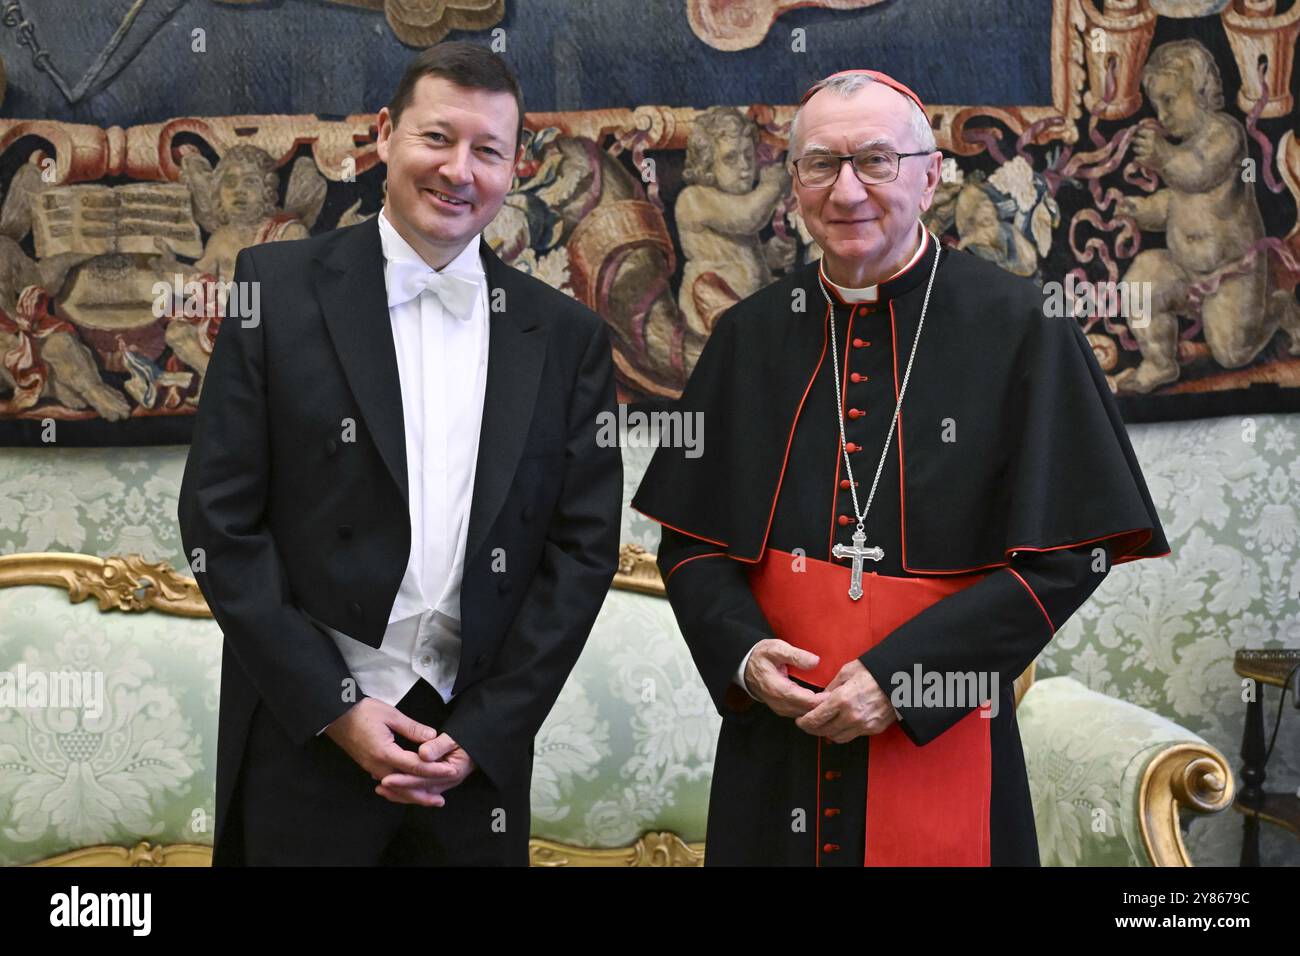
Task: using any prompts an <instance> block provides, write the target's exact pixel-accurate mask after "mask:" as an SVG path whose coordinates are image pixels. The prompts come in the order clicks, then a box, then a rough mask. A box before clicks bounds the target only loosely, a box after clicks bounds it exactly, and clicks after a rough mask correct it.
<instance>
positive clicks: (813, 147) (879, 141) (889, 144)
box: [803, 136, 897, 153]
mask: <svg viewBox="0 0 1300 956" xmlns="http://www.w3.org/2000/svg"><path fill="white" fill-rule="evenodd" d="M881 147H883V148H886V149H892V150H894V151H895V152H897V147H896V146H894V143H893V141H892V140H891V139H889V138H888V137H881V136H876V137H873V138H872V139H865V140H863V141H862V142H860V143H858V144H857V145H856V146H854V147H853V148H852V150H851V152H853V153H860V152H862V151H863V150H864V149H879V148H881ZM803 151H804V152H805V153H834V152H835V151H834V150H833V149H831V148H830V147H829V146H823V145H822V144H821V143H807V144H805V146H804V150H803Z"/></svg>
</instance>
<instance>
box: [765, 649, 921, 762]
mask: <svg viewBox="0 0 1300 956" xmlns="http://www.w3.org/2000/svg"><path fill="white" fill-rule="evenodd" d="M819 660H820V658H818V656H817V655H816V654H813V653H812V652H811V651H805V650H801V649H800V648H797V647H794V646H792V645H790V644H787V643H786V642H785V641H782V640H778V639H776V638H772V639H769V640H765V641H760V642H759V643H758V645H757V646H756V647H755V648H754V651H753V653H752V654H750V656H749V662H748V663H747V664H746V665H745V675H744V677H745V684H746V686H747V687H748V688H749V692H750V693H751V694H753V695H754V696H755V697H757V698H758V699H759V700H761V701H762V702H763V703H764V704H766V705H767V706H768V707H769V708H770V709H771V710H772V712H773V713H776V714H779V715H781V716H782V717H793V718H795V722H794V723H795V726H796V727H798V728H799V729H800V730H802V731H804V732H805V733H809V734H812V735H813V736H815V737H827V738H829V739H830V740H832V741H834V742H835V743H837V744H846V743H848V742H849V741H850V740H854V739H856V738H858V737H861V736H863V735H873V734H878V733H880V732H881V731H883V730H884V729H885V728H886V727H888V726H889V725H890V724H892V723H894V721H896V720H897V719H898V715H897V714H896V713H895V711H894V708H893V705H892V704H891V703H890V702H889V698H888V697H886V696H885V692H884V691H882V690H881V689H880V686H879V685H878V684H877V683H876V679H875V678H874V677H872V676H871V672H870V671H869V670H867V669H866V668H865V667H863V666H862V662H861V661H859V660H857V659H856V658H855V659H854V660H851V661H849V662H848V663H847V664H845V665H844V666H843V667H841V668H840V670H839V673H837V674H836V675H835V677H834V679H832V680H831V682H830V683H829V684H827V685H826V689H825V690H822V691H811V690H809V689H808V688H806V687H802V686H800V685H799V684H796V683H795V682H794V681H793V680H791V679H790V675H789V671H790V668H791V667H794V668H795V669H797V670H805V671H806V670H811V669H812V668H814V667H816V666H817V662H818V661H819Z"/></svg>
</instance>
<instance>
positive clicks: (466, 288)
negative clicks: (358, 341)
mask: <svg viewBox="0 0 1300 956" xmlns="http://www.w3.org/2000/svg"><path fill="white" fill-rule="evenodd" d="M388 280H389V286H388V304H389V305H390V306H393V305H400V304H401V303H403V302H408V301H410V300H411V299H414V298H415V297H416V296H418V295H419V294H420V293H421V292H423V291H425V290H426V289H427V290H428V291H430V292H432V293H433V294H434V295H436V296H437V297H438V298H439V299H440V300H441V301H442V306H443V308H444V309H446V310H447V311H448V312H450V313H451V314H452V315H453V316H455V317H456V318H458V319H462V320H469V319H470V318H472V317H473V315H474V302H475V300H476V299H477V298H478V294H479V282H478V279H477V278H476V277H475V276H474V275H472V274H466V273H463V272H435V271H434V270H433V269H431V268H429V266H427V265H426V264H424V263H423V262H412V261H410V260H409V259H393V260H390V261H389V263H388Z"/></svg>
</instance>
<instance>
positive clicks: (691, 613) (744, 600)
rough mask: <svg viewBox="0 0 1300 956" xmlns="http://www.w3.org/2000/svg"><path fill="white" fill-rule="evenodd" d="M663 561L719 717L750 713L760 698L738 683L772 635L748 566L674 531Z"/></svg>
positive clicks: (662, 547) (680, 622) (663, 546)
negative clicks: (739, 673)
mask: <svg viewBox="0 0 1300 956" xmlns="http://www.w3.org/2000/svg"><path fill="white" fill-rule="evenodd" d="M657 557H658V564H659V572H660V574H662V575H663V577H664V584H665V587H666V588H667V590H668V601H669V603H671V604H672V608H673V614H674V615H675V616H676V618H677V626H678V628H679V629H680V630H681V632H682V636H683V637H684V638H685V639H686V646H687V647H689V648H690V651H691V657H692V659H694V661H695V666H696V668H697V669H698V670H699V672H700V677H701V678H702V679H703V680H704V686H705V687H706V688H708V691H709V696H710V697H712V698H713V703H714V706H716V707H717V708H718V713H719V714H721V715H723V716H724V717H728V716H739V715H741V714H745V713H747V712H748V711H749V710H750V708H752V707H753V705H754V700H753V698H751V697H750V696H749V695H747V694H746V693H745V691H744V690H743V689H742V688H740V687H738V686H737V685H736V683H735V680H734V678H735V675H736V668H737V667H738V666H739V665H740V662H741V661H742V660H744V658H745V655H746V654H748V653H749V651H750V649H751V648H753V646H754V645H755V644H757V643H758V642H759V641H762V640H766V639H768V638H770V637H771V636H772V631H771V628H770V627H768V624H767V618H765V617H764V616H763V612H762V611H761V610H760V609H759V606H758V602H757V601H756V600H754V593H753V592H752V591H751V590H750V589H749V578H748V577H747V576H746V574H745V569H744V567H743V566H742V565H741V564H740V562H738V561H735V560H733V559H731V558H729V557H727V556H726V554H725V553H724V552H723V551H722V549H721V548H719V547H718V546H717V545H714V544H709V543H707V542H704V541H700V540H699V539H698V538H692V537H689V536H688V535H684V534H680V533H678V532H676V531H673V530H672V529H671V528H664V529H663V532H662V536H661V537H660V540H659V553H658V556H657Z"/></svg>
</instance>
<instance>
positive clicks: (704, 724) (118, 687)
mask: <svg viewBox="0 0 1300 956" xmlns="http://www.w3.org/2000/svg"><path fill="white" fill-rule="evenodd" d="M661 592H662V586H661V584H660V583H659V579H658V573H657V571H656V569H655V566H654V561H653V556H652V555H650V554H648V553H647V552H645V551H644V549H642V548H640V547H638V546H636V545H628V546H625V548H624V554H623V566H622V568H621V571H620V574H619V575H618V578H617V579H616V582H615V588H614V589H613V590H611V592H610V595H609V599H608V600H607V601H606V603H605V606H604V608H603V609H602V611H601V614H600V617H599V619H598V621H597V624H596V627H595V630H594V632H593V634H592V636H591V639H590V641H589V642H588V645H587V648H586V650H585V651H584V653H583V655H582V658H581V660H580V661H579V662H578V665H577V667H576V669H575V670H574V673H573V675H572V676H571V678H570V680H569V682H568V684H567V685H566V687H565V689H564V691H563V693H562V694H561V696H560V699H559V701H558V703H557V704H556V707H555V709H554V710H553V711H552V713H551V715H550V717H549V718H548V720H547V722H546V724H545V725H544V727H543V729H542V732H541V734H540V735H539V736H538V738H537V746H536V755H537V756H536V767H535V773H534V778H533V794H532V801H533V837H534V839H533V841H532V859H533V863H534V864H535V865H539V866H559V865H575V864H582V865H599V866H638V865H692V864H698V863H700V862H701V860H702V858H703V843H702V841H703V838H704V819H705V807H706V804H707V798H708V788H709V779H710V774H711V769H712V762H713V748H714V740H715V738H716V733H717V728H718V722H719V717H718V715H717V714H716V712H715V711H714V709H713V707H712V704H711V703H710V700H709V697H708V694H707V693H706V691H705V690H704V687H703V685H702V684H701V683H700V680H699V678H698V676H697V675H696V673H695V669H694V667H693V665H692V663H691V659H690V655H689V653H688V652H687V649H686V646H685V644H684V643H683V641H682V640H681V637H680V636H679V634H678V632H677V628H676V624H675V622H674V619H673V615H672V611H671V609H670V607H669V605H668V602H667V601H666V600H665V599H664V598H663V597H662V596H661ZM87 599H91V600H87ZM220 657H221V635H220V632H219V630H218V629H217V627H216V625H215V622H214V621H213V620H212V619H211V617H210V616H209V615H208V613H207V609H206V607H205V605H204V603H203V600H202V597H201V596H200V595H199V593H198V591H197V588H196V587H195V585H194V582H193V581H192V580H191V579H189V578H187V577H183V576H181V575H179V574H177V573H176V572H174V571H173V570H172V569H171V568H170V567H169V566H168V565H167V564H166V563H156V564H150V563H147V562H145V561H144V560H143V559H141V558H139V557H138V556H130V557H125V558H116V557H115V558H108V559H101V558H97V557H91V556H88V555H77V554H61V553H42V554H15V555H7V556H0V672H9V673H17V672H19V671H20V670H22V669H25V670H26V671H42V672H54V671H60V670H64V671H75V672H98V673H102V674H103V675H104V690H105V694H104V705H103V707H102V708H101V710H100V712H99V713H98V714H96V715H95V716H93V717H92V716H90V715H87V714H82V713H79V712H76V711H56V710H49V709H42V708H40V707H15V708H0V864H4V865H16V864H33V863H40V864H45V865H68V864H72V865H205V864H207V863H208V862H209V860H210V847H211V843H212V818H213V783H214V767H215V758H216V718H217V701H218V680H219V675H220ZM1023 683H1024V684H1025V685H1030V686H1028V689H1027V690H1023V687H1022V688H1021V690H1023V698H1022V699H1021V703H1020V706H1019V710H1018V715H1019V720H1020V726H1021V734H1022V736H1023V739H1024V744H1025V752H1026V758H1027V761H1028V766H1029V776H1030V783H1031V788H1032V791H1033V799H1034V808H1035V815H1036V818H1037V822H1038V834H1039V841H1040V845H1041V853H1042V860H1043V863H1044V864H1048V865H1052V864H1059V865H1119V866H1130V865H1173V866H1177V865H1187V864H1189V863H1190V860H1189V859H1188V855H1187V852H1186V850H1185V848H1184V845H1183V841H1182V837H1181V823H1182V822H1185V821H1180V814H1182V813H1184V812H1185V813H1186V814H1208V813H1216V812H1219V811H1221V810H1223V809H1224V808H1226V807H1227V806H1229V805H1230V803H1231V800H1232V792H1233V778H1232V773H1231V771H1230V769H1229V767H1228V766H1227V763H1226V761H1225V760H1224V758H1223V756H1222V755H1221V754H1220V753H1219V752H1218V751H1217V750H1215V749H1214V748H1213V747H1211V746H1210V745H1209V744H1207V743H1206V742H1205V741H1204V740H1202V739H1201V738H1200V737H1198V736H1196V735H1195V734H1193V733H1191V732H1190V731H1188V730H1186V729H1184V728H1182V727H1180V726H1178V725H1177V724H1175V723H1173V722H1171V721H1168V720H1165V719H1163V718H1161V717H1158V716H1156V715H1154V714H1152V713H1150V712H1149V711H1147V710H1144V709H1142V708H1140V707H1136V706H1134V705H1132V704H1128V703H1125V702H1123V701H1119V700H1116V699H1114V698H1111V697H1107V696H1104V695H1102V694H1098V693H1095V692H1093V691H1090V690H1088V689H1086V688H1085V687H1083V686H1082V685H1081V684H1079V683H1078V682H1076V681H1074V680H1072V679H1070V678H1064V677H1061V678H1050V679H1047V680H1042V681H1039V682H1036V683H1034V682H1033V681H1032V674H1030V675H1027V678H1026V679H1025V680H1024V682H1023Z"/></svg>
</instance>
